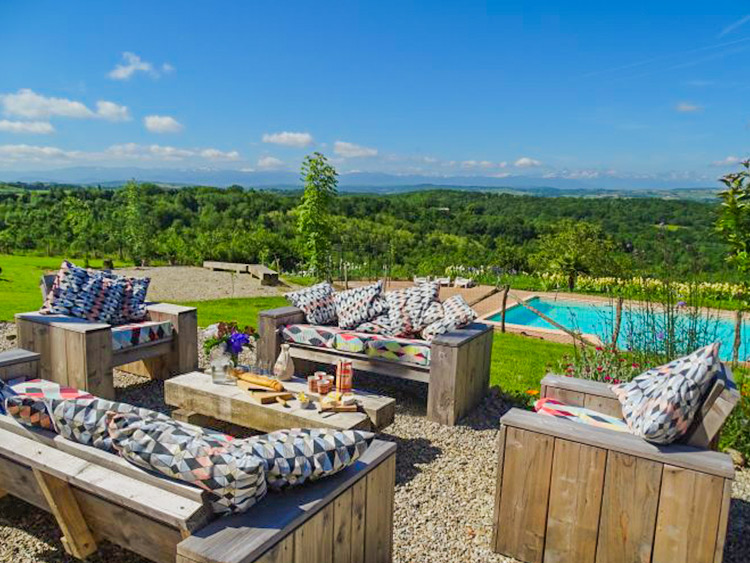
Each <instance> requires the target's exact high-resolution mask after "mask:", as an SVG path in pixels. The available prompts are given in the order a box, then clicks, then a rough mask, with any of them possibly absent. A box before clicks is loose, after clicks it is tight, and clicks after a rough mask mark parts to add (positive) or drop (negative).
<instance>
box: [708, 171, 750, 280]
mask: <svg viewBox="0 0 750 563" xmlns="http://www.w3.org/2000/svg"><path fill="white" fill-rule="evenodd" d="M720 181H721V182H722V183H723V184H724V186H725V189H723V190H722V191H720V192H719V198H720V199H721V211H720V213H719V218H718V220H717V221H716V230H717V231H718V232H719V233H720V234H721V235H722V237H723V238H724V240H725V241H726V243H727V244H728V245H729V249H730V250H729V255H728V256H727V261H728V262H729V263H730V264H732V265H733V266H735V267H736V268H737V270H738V271H739V272H740V273H741V274H747V273H748V272H750V160H746V161H744V162H743V163H742V169H741V170H740V171H739V172H733V173H731V174H727V175H726V176H724V177H723V178H721V180H720Z"/></svg>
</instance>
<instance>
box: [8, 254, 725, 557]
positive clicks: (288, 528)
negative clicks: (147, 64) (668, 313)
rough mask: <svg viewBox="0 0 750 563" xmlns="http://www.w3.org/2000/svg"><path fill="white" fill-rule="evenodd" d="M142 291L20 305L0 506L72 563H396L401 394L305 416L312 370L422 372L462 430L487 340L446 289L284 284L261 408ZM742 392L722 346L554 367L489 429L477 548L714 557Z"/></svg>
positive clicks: (434, 407) (56, 284) (510, 552)
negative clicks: (288, 370)
mask: <svg viewBox="0 0 750 563" xmlns="http://www.w3.org/2000/svg"><path fill="white" fill-rule="evenodd" d="M144 285H145V286H146V287H144ZM147 285H148V281H145V282H144V281H143V280H139V279H138V278H125V277H123V276H119V275H117V274H116V273H112V272H95V271H88V270H83V269H81V268H77V267H75V266H74V265H72V264H70V263H64V264H63V267H62V268H61V270H60V272H59V273H58V274H57V276H54V277H52V278H47V280H46V286H44V288H43V296H44V300H45V303H44V305H43V307H42V309H41V310H40V311H39V312H33V313H22V314H19V315H17V317H16V322H17V326H18V334H19V345H20V347H19V348H18V349H15V350H11V351H7V352H4V353H0V497H2V496H4V495H6V494H9V495H13V496H15V497H18V498H21V499H23V500H25V501H27V502H29V503H30V504H32V505H34V506H37V507H39V508H42V509H44V510H47V511H49V512H51V513H52V514H53V515H54V517H55V519H56V521H57V523H58V525H59V527H60V531H61V535H62V544H63V547H64V549H65V550H66V551H67V552H68V553H69V554H70V555H71V556H73V557H75V558H79V559H84V558H86V557H88V556H89V555H91V554H92V553H94V552H95V551H96V550H97V546H98V544H99V543H100V542H101V541H102V540H108V541H110V542H113V543H115V544H118V545H120V546H122V547H124V548H125V549H128V550H131V551H133V552H135V553H137V554H139V555H141V556H143V557H146V558H148V559H150V560H153V561H158V562H161V561H179V562H182V563H190V562H196V563H197V562H225V561H226V562H229V561H243V562H253V561H258V562H264V563H271V562H282V561H283V562H285V561H305V562H310V563H316V562H326V561H366V562H372V563H380V562H389V561H391V560H392V550H393V547H392V536H393V508H394V491H395V459H396V445H395V444H394V443H392V442H390V441H384V440H380V439H378V437H377V432H379V431H381V430H382V429H383V428H386V427H387V426H388V425H389V424H390V423H391V422H392V421H393V419H394V414H395V410H396V404H395V400H394V399H392V398H390V397H385V396H383V395H375V394H372V393H366V392H364V391H359V390H356V389H355V390H354V397H355V398H356V403H352V404H356V409H355V408H347V409H342V411H345V412H324V411H323V410H322V409H318V410H314V409H308V408H306V405H303V404H302V400H303V399H302V397H303V395H304V394H305V393H306V392H308V383H309V382H308V381H307V379H306V378H307V377H308V376H310V375H312V374H313V373H315V372H316V371H318V370H320V369H321V368H322V369H324V370H327V371H329V372H330V371H331V366H336V365H337V363H338V362H340V361H342V360H343V361H345V362H347V363H348V365H350V366H351V367H352V368H353V369H354V370H355V372H357V373H361V372H366V373H370V374H375V375H377V376H385V377H395V378H402V379H410V380H414V381H418V382H421V383H423V384H426V385H427V386H428V387H427V389H428V393H427V395H428V398H427V405H426V416H427V418H428V419H429V420H430V421H433V422H436V423H440V424H443V425H448V426H452V425H455V424H460V422H461V419H462V417H464V416H465V415H467V414H468V413H470V412H471V411H472V410H473V409H474V408H476V407H477V406H478V404H479V403H480V402H481V400H482V399H483V397H484V396H485V394H486V392H487V388H488V384H489V373H490V363H491V354H492V341H493V338H492V336H493V332H492V328H491V327H489V326H487V325H484V324H482V323H478V322H476V321H475V318H476V315H475V314H474V313H473V311H472V310H471V308H470V307H469V306H468V305H467V304H466V303H465V301H463V298H461V297H460V295H458V296H453V297H451V298H449V299H446V300H445V301H440V299H439V287H440V282H439V281H437V282H428V283H419V284H415V285H414V286H413V287H410V288H407V289H402V290H396V291H392V292H385V291H384V290H383V286H382V284H380V283H375V284H372V285H369V286H364V287H358V288H355V289H352V290H347V291H340V292H337V291H335V289H334V288H333V287H332V286H330V285H329V284H318V285H317V286H313V287H311V288H305V289H303V290H299V291H296V292H292V293H291V294H288V295H287V297H288V300H289V301H290V306H288V307H283V308H280V309H274V310H269V311H263V312H261V313H260V315H259V322H258V332H259V340H258V343H257V350H256V351H257V356H258V358H259V360H260V361H261V362H265V363H266V364H268V363H269V362H270V363H273V361H275V360H276V358H277V357H278V356H279V353H280V351H281V349H282V346H283V345H284V346H285V347H286V346H288V350H289V353H290V355H291V357H292V359H293V363H294V377H293V378H292V379H289V380H284V381H281V382H280V384H283V385H282V386H283V388H284V393H287V392H288V393H287V394H288V396H289V397H290V398H288V399H284V398H282V399H281V400H279V401H259V400H255V397H256V396H255V395H253V386H252V384H251V385H250V386H249V387H248V386H247V385H244V386H243V385H240V383H241V382H238V384H237V385H219V384H217V383H215V382H213V381H212V377H211V375H209V374H207V373H202V372H199V371H198V354H197V346H198V335H197V317H196V311H195V309H193V308H189V307H180V306H176V305H168V304H146V302H145V296H146V288H147ZM116 366H118V369H124V370H125V371H128V372H130V373H135V374H138V375H142V376H146V377H151V378H156V379H164V380H165V383H164V387H165V402H166V403H167V404H169V405H171V406H172V407H175V408H176V410H174V411H173V412H172V416H167V415H165V414H163V413H158V412H154V411H150V410H148V409H145V408H141V407H139V406H138V405H129V404H127V403H118V402H116V400H115V399H116V398H115V392H114V384H113V381H114V380H113V373H112V369H113V367H116ZM257 392H258V390H257V389H255V393H257ZM279 394H280V393H279ZM738 398H739V395H738V392H737V389H736V386H735V384H734V380H733V376H732V373H731V371H730V370H729V369H728V367H726V366H725V365H724V364H722V363H721V362H720V361H719V360H718V346H716V345H710V346H706V347H705V348H702V349H700V350H698V351H696V352H694V353H693V354H691V355H690V356H687V357H685V358H682V359H680V360H675V361H674V362H672V363H670V364H668V365H666V366H662V367H661V368H656V369H655V370H651V371H649V372H646V373H644V374H643V375H641V376H639V377H638V378H636V379H635V380H633V381H632V382H630V383H626V384H621V385H618V386H614V387H613V386H610V385H606V384H604V383H597V382H594V381H589V380H578V379H574V378H570V377H560V376H555V375H548V376H547V377H545V378H544V380H543V381H542V388H541V395H540V399H539V401H537V403H536V405H535V410H536V411H537V412H531V411H527V410H521V409H511V410H510V411H509V412H507V413H506V414H505V415H504V416H503V417H502V418H501V419H500V421H499V438H498V439H499V442H498V460H497V484H496V489H495V517H494V534H493V537H492V542H491V548H492V549H493V550H494V551H496V552H497V553H501V554H504V555H507V556H510V557H514V558H516V559H518V560H520V561H526V562H530V563H531V562H535V563H536V562H539V563H545V562H546V563H551V562H561V561H571V562H584V563H585V562H591V563H594V562H596V563H604V562H610V561H612V562H613V561H654V562H657V561H658V562H661V561H664V562H693V561H694V562H703V561H711V562H720V561H721V560H722V557H723V547H724V538H725V536H726V530H727V522H728V514H729V503H730V492H731V484H732V481H733V479H734V468H733V465H732V462H731V460H730V459H729V457H728V456H727V455H726V454H722V453H718V452H717V451H715V445H716V443H717V440H718V436H719V433H720V431H721V428H722V426H723V424H724V422H725V420H726V418H727V417H728V416H729V414H730V413H731V411H732V409H733V408H734V406H735V404H736V403H737V401H738ZM320 403H321V407H322V404H323V395H322V394H321V398H320ZM664 405H668V406H666V407H665V406H664ZM216 420H220V421H224V422H231V423H233V424H237V425H240V426H243V427H245V428H249V429H252V430H254V431H255V433H254V434H253V435H252V436H250V437H248V438H242V439H240V438H233V437H232V436H227V435H225V434H223V433H221V432H217V431H215V430H211V429H210V427H211V426H213V425H214V424H213V423H214V422H215V421H216Z"/></svg>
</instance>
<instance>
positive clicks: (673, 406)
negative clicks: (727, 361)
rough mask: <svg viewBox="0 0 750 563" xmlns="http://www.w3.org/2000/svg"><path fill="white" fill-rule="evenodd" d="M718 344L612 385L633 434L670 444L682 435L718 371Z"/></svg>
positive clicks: (719, 364)
mask: <svg viewBox="0 0 750 563" xmlns="http://www.w3.org/2000/svg"><path fill="white" fill-rule="evenodd" d="M719 344H720V343H718V342H715V343H714V344H709V345H708V346H705V347H703V348H701V349H699V350H696V351H695V352H693V353H692V354H690V355H689V356H685V357H683V358H679V359H677V360H674V361H672V362H670V363H668V364H665V365H663V366H661V367H658V368H653V369H650V370H648V371H646V372H645V373H643V374H641V375H639V376H638V377H636V378H635V379H633V380H632V381H630V382H629V383H621V384H619V385H613V386H612V391H614V393H615V395H617V398H618V399H619V400H620V405H621V406H622V414H623V418H625V422H627V424H628V428H630V431H631V432H632V433H633V434H635V435H636V436H640V437H641V438H643V439H645V440H648V441H649V442H654V443H656V444H670V443H672V442H674V441H675V440H678V439H679V438H681V437H682V436H684V435H685V433H686V432H687V431H688V429H689V428H690V425H691V424H692V422H693V418H695V414H696V413H697V412H698V409H699V408H700V406H701V404H702V402H703V399H704V398H705V396H706V393H707V392H708V390H709V388H710V386H711V385H712V384H713V382H714V379H715V378H716V376H717V375H718V374H719V373H720V372H721V369H722V367H721V361H720V360H719Z"/></svg>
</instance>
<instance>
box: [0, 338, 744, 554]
mask: <svg viewBox="0 0 750 563" xmlns="http://www.w3.org/2000/svg"><path fill="white" fill-rule="evenodd" d="M14 332H15V328H14V326H13V325H10V324H0V350H1V349H4V348H9V347H11V346H12V345H13V341H12V340H9V339H8V336H12V335H13V334H14ZM204 362H205V359H204V358H203V356H202V355H201V364H202V365H203V364H204ZM115 386H116V388H117V395H118V399H120V400H123V401H128V402H131V403H134V404H138V405H142V406H146V407H149V408H152V409H155V410H159V411H162V412H169V410H168V408H167V407H166V406H165V405H164V402H163V385H162V383H160V382H152V381H149V380H146V379H143V378H139V377H135V376H130V375H126V374H123V373H121V372H115ZM357 386H358V387H362V388H366V389H369V390H372V391H375V392H381V393H385V394H388V395H391V396H393V397H396V398H397V399H398V402H397V407H396V420H395V422H394V423H393V424H392V425H391V426H389V427H388V428H386V432H385V433H384V434H382V435H381V438H382V439H385V440H391V441H394V442H396V443H397V444H398V455H397V457H396V502H395V513H394V560H395V561H396V562H397V563H423V562H424V563H428V562H429V563H442V562H446V563H454V562H462V563H463V562H467V563H468V562H477V563H480V562H481V563H497V562H510V561H513V560H512V559H508V558H505V557H502V556H500V555H497V554H495V553H493V552H492V551H491V550H490V549H489V541H490V537H491V534H492V511H493V503H494V493H495V466H496V461H495V460H496V459H497V457H496V456H497V452H496V439H497V425H498V419H499V418H500V416H502V414H503V412H505V410H506V408H507V407H506V406H505V405H504V404H503V401H502V400H501V398H500V396H499V395H498V394H497V393H491V394H490V395H489V396H488V397H487V398H486V399H485V401H484V402H483V403H482V404H481V405H480V406H479V407H478V408H477V409H476V410H475V412H474V413H472V415H471V416H469V417H468V418H467V419H465V420H464V421H463V422H462V424H460V425H458V426H455V427H446V426H442V425H439V424H434V423H431V422H428V421H427V420H426V419H425V416H424V415H425V405H426V389H425V388H424V386H422V385H420V384H417V383H413V382H409V381H400V380H385V379H375V378H368V377H364V376H360V377H358V378H357ZM222 430H225V431H232V430H233V429H232V428H226V427H225V428H222ZM235 430H236V429H235ZM732 497H733V502H732V507H731V514H730V520H729V532H728V535H727V544H726V551H725V559H724V560H725V562H727V563H741V562H745V563H747V562H748V561H750V556H749V555H748V554H750V470H747V469H745V470H743V471H738V472H737V480H736V481H735V484H734V489H733V494H732ZM59 535H60V534H59V531H58V528H57V526H56V524H55V521H54V519H53V518H52V517H51V516H49V515H48V514H47V513H45V512H43V511H41V510H39V509H37V508H34V507H32V506H30V505H28V504H26V503H24V502H22V501H19V500H16V499H15V498H13V497H12V496H6V497H4V498H3V499H0V562H19V563H26V562H47V563H53V562H62V561H66V562H67V561H72V559H70V558H69V557H68V556H67V555H65V553H64V551H63V549H62V545H61V544H60V541H59ZM90 561H92V562H94V563H99V562H102V563H105V562H106V563H124V562H131V563H135V562H141V561H144V560H143V559H141V558H139V557H137V556H135V555H133V554H132V553H130V552H128V551H125V550H123V549H120V548H118V547H116V546H113V545H106V544H105V545H103V546H102V548H101V550H100V551H99V552H98V553H97V554H96V555H95V556H94V557H92V558H91V559H90Z"/></svg>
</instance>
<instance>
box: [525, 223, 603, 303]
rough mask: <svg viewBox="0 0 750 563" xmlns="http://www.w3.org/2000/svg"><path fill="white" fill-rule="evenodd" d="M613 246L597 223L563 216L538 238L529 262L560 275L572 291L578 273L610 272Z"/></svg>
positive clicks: (540, 268)
mask: <svg viewBox="0 0 750 563" xmlns="http://www.w3.org/2000/svg"><path fill="white" fill-rule="evenodd" d="M614 249H615V245H614V243H613V242H612V240H611V239H610V238H609V237H607V236H606V235H605V234H604V232H603V231H602V228H601V227H600V226H599V225H595V224H593V223H588V222H586V221H573V220H572V219H564V220H562V221H560V222H559V223H556V224H555V225H553V226H552V228H551V229H550V232H549V233H546V234H543V235H542V236H540V237H539V244H538V250H537V252H536V253H535V254H534V255H532V257H531V262H532V264H534V265H535V266H536V268H537V269H538V270H540V271H543V272H551V273H560V274H563V275H564V276H565V277H566V278H567V280H568V289H570V290H571V291H573V288H574V287H575V282H576V277H577V276H578V275H579V274H591V273H594V272H597V273H602V274H606V273H611V269H612V267H613V263H614V261H613V256H612V253H613V251H614Z"/></svg>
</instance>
